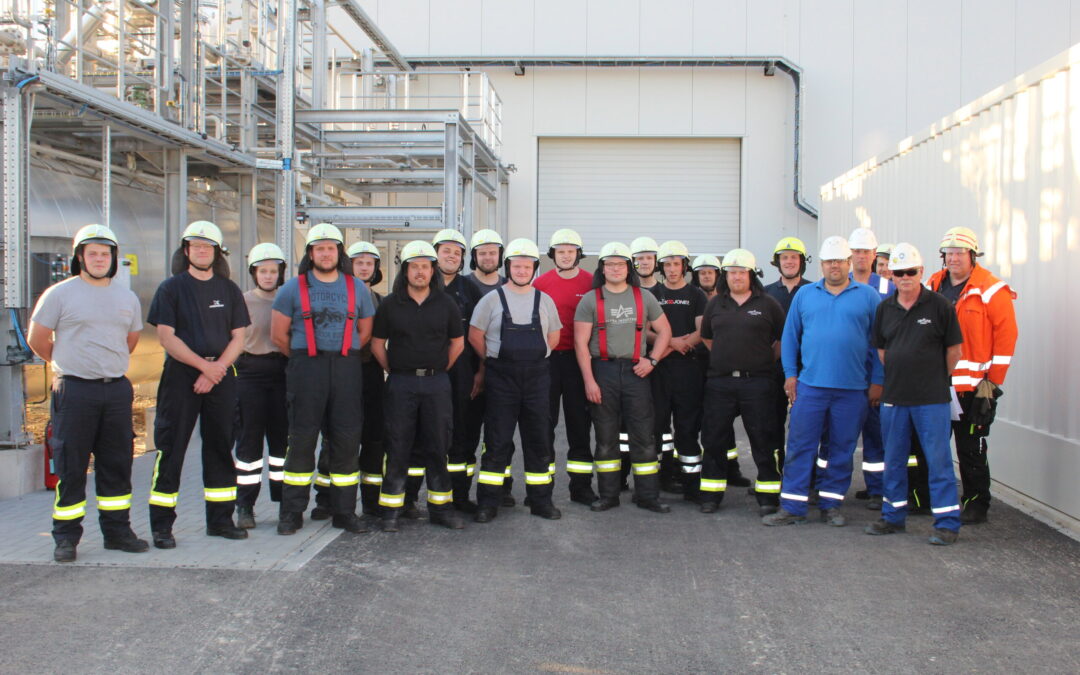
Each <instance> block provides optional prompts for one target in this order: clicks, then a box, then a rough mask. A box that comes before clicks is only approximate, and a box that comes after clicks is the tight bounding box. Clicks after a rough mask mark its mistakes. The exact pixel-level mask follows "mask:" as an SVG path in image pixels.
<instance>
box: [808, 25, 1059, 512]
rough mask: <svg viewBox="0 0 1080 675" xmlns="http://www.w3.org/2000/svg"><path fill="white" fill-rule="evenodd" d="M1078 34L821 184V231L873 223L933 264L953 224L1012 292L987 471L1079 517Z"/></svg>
mask: <svg viewBox="0 0 1080 675" xmlns="http://www.w3.org/2000/svg"><path fill="white" fill-rule="evenodd" d="M1078 65H1080V45H1078V46H1076V47H1073V48H1072V49H1070V50H1068V51H1066V52H1063V53H1062V54H1060V55H1058V56H1057V57H1055V58H1053V59H1051V60H1049V61H1047V62H1046V63H1044V64H1043V65H1042V66H1039V67H1038V68H1035V69H1034V70H1032V71H1030V72H1028V73H1027V74H1025V75H1022V76H1020V77H1017V78H1015V79H1014V80H1012V81H1010V82H1007V83H1006V84H1004V85H1002V86H1000V87H998V88H996V89H994V90H993V91H991V92H990V93H988V94H986V95H985V96H983V97H982V98H979V99H977V100H976V101H974V102H972V103H971V104H969V105H966V106H964V107H963V108H961V109H959V110H958V111H956V112H955V113H954V114H953V115H951V116H949V117H946V118H944V119H942V120H941V121H939V122H938V123H937V124H934V125H933V126H931V127H930V128H929V129H927V130H925V131H924V132H922V133H919V134H917V135H915V136H912V137H910V138H907V139H905V140H904V141H902V142H901V143H900V144H899V145H898V146H897V147H896V151H895V152H893V153H890V154H887V155H882V156H879V157H875V158H873V159H870V160H868V161H867V162H865V163H863V164H862V165H860V166H858V167H856V168H855V169H853V170H851V171H849V172H848V173H846V174H844V175H843V176H841V177H839V178H837V179H836V180H834V181H832V182H831V183H828V184H826V185H825V186H824V187H823V188H822V191H821V207H822V208H821V236H822V237H825V236H828V235H831V234H842V235H844V236H847V235H848V234H849V233H850V232H851V230H852V229H854V228H855V227H858V226H859V225H864V226H869V227H872V228H873V229H874V231H875V232H876V233H877V237H878V240H879V241H889V242H898V241H908V242H911V243H913V244H915V245H916V246H917V247H918V248H919V250H920V251H921V252H922V253H923V257H924V259H925V260H926V261H927V271H928V273H929V272H932V271H934V270H935V269H936V265H937V247H938V243H939V242H940V239H941V235H942V234H943V233H944V231H945V230H946V229H948V228H949V227H953V226H956V225H964V226H967V227H971V228H973V229H974V230H975V231H976V233H977V234H978V235H979V241H980V245H981V247H982V248H983V250H984V251H985V252H986V255H985V257H983V258H981V259H980V264H982V265H985V266H986V267H988V268H989V269H990V270H991V271H992V272H993V273H994V274H996V275H998V276H999V277H1001V278H1002V279H1004V280H1006V281H1008V283H1009V284H1010V285H1011V286H1012V288H1013V289H1014V290H1015V291H1016V292H1017V293H1018V294H1019V298H1018V299H1017V301H1016V315H1017V321H1018V322H1019V326H1020V339H1019V343H1018V345H1017V350H1016V355H1015V357H1014V358H1013V362H1012V366H1011V368H1010V369H1009V374H1008V376H1007V379H1006V382H1005V385H1004V387H1003V389H1004V391H1005V396H1004V398H1002V400H1001V405H1000V408H999V411H998V417H997V421H996V422H995V423H994V427H993V429H992V432H991V435H990V440H989V446H990V466H991V474H992V476H993V477H994V479H995V481H997V482H998V483H1000V484H1001V485H1004V486H1007V487H1008V488H1010V489H1011V490H1013V491H1015V492H1016V493H1019V496H1020V499H1021V501H1025V502H1028V503H1029V504H1031V502H1036V503H1035V504H1031V505H1032V506H1034V507H1035V508H1036V509H1038V510H1042V511H1044V512H1045V513H1046V514H1047V515H1049V516H1050V517H1051V518H1056V519H1057V520H1058V521H1059V522H1064V523H1066V524H1068V525H1070V526H1076V525H1077V524H1078V522H1080V491H1078V490H1077V489H1076V487H1075V481H1076V477H1077V476H1080V416H1078V415H1077V414H1076V413H1077V410H1080V360H1078V359H1077V358H1076V355H1075V350H1076V345H1077V344H1080V342H1078V340H1077V337H1076V336H1077V333H1078V332H1080V313H1076V312H1074V311H1073V310H1074V309H1075V308H1076V307H1077V305H1078V303H1080V290H1078V289H1077V286H1076V285H1075V282H1074V280H1073V279H1072V275H1073V274H1075V272H1076V270H1077V269H1080V214H1078V213H1077V209H1078V208H1080V196H1078V195H1080V68H1077V66H1078Z"/></svg>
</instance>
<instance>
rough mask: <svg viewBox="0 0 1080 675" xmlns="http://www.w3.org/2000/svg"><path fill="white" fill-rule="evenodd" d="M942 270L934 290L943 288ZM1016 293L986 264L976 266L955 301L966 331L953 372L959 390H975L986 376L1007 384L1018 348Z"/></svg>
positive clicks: (932, 286)
mask: <svg viewBox="0 0 1080 675" xmlns="http://www.w3.org/2000/svg"><path fill="white" fill-rule="evenodd" d="M948 273H949V271H948V270H944V269H943V270H941V271H939V272H937V273H936V274H934V276H932V277H930V281H929V282H928V283H927V285H928V286H929V287H930V289H931V290H934V291H936V290H938V289H940V288H941V281H942V279H944V278H945V275H946V274H948ZM1015 299H1016V293H1015V292H1014V291H1013V290H1012V289H1011V288H1009V285H1008V284H1007V283H1005V282H1004V281H1001V280H1000V279H998V278H997V277H995V276H994V275H993V274H990V271H989V270H987V269H986V268H985V267H980V266H978V265H976V266H975V269H974V270H972V272H971V277H970V278H969V279H968V282H967V285H966V286H965V287H964V291H963V293H962V294H961V295H960V299H959V300H958V301H957V303H956V315H957V317H958V318H959V319H960V330H961V331H962V332H963V334H964V345H963V353H962V355H961V357H960V361H959V362H957V364H956V369H955V370H953V372H952V384H953V387H955V388H956V391H957V393H962V392H965V391H972V390H973V389H975V387H976V386H977V385H978V384H979V382H981V381H982V379H983V378H984V377H989V378H990V381H991V382H993V383H994V384H998V385H1000V384H1004V383H1005V372H1006V371H1007V370H1008V369H1009V364H1010V363H1011V362H1012V357H1013V353H1014V352H1015V351H1016V336H1017V329H1016V312H1015V310H1014V309H1013V300H1015Z"/></svg>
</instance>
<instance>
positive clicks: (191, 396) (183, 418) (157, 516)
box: [150, 357, 237, 532]
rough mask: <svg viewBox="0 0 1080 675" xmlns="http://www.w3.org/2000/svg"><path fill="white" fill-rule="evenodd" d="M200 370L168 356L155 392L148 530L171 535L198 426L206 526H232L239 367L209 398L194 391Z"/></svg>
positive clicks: (234, 504) (206, 394)
mask: <svg viewBox="0 0 1080 675" xmlns="http://www.w3.org/2000/svg"><path fill="white" fill-rule="evenodd" d="M199 375H200V373H199V371H198V370H197V369H195V368H192V367H191V366H189V365H186V364H183V363H180V362H179V361H177V360H176V359H174V358H172V357H166V359H165V366H164V368H163V369H162V372H161V380H160V381H159V382H158V392H157V416H156V417H155V418H154V444H155V445H156V446H157V448H158V456H157V463H156V464H155V465H154V478H153V482H152V484H151V486H150V529H151V530H152V531H154V532H171V531H172V526H173V523H174V522H176V504H177V501H178V499H179V496H180V473H181V471H182V470H183V468H184V455H185V454H186V453H187V447H188V443H189V442H190V441H191V433H192V431H193V430H194V429H195V422H196V421H198V423H199V434H200V436H201V437H202V473H203V496H204V498H205V499H206V524H207V525H208V526H217V525H231V524H232V515H233V508H234V507H235V506H236V466H235V464H234V463H233V456H232V446H233V441H234V436H233V425H234V423H235V421H236V399H237V394H236V391H237V385H236V368H235V367H234V368H229V370H228V372H227V373H226V374H225V377H224V378H223V379H222V380H221V382H219V383H218V384H217V385H215V386H214V388H213V389H211V390H210V391H209V392H207V393H205V394H196V393H195V391H194V389H193V387H194V386H195V381H196V380H197V379H198V378H199Z"/></svg>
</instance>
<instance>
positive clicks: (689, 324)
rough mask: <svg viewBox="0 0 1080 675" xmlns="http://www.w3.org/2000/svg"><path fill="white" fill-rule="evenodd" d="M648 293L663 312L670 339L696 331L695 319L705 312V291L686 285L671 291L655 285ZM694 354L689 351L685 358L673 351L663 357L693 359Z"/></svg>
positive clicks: (661, 285)
mask: <svg viewBox="0 0 1080 675" xmlns="http://www.w3.org/2000/svg"><path fill="white" fill-rule="evenodd" d="M648 291H649V292H650V293H652V294H653V295H654V296H656V300H657V301H658V302H659V303H660V309H662V310H664V316H666V317H667V320H668V324H670V325H671V337H683V336H684V335H689V334H691V333H693V332H694V331H696V330H697V318H698V317H699V316H701V315H702V314H703V313H704V312H705V303H706V302H707V300H706V298H705V291H703V290H701V289H700V288H698V287H696V286H691V285H690V284H686V285H685V286H683V287H682V288H680V289H678V290H672V289H670V288H668V287H667V286H665V285H664V284H662V283H661V284H656V285H655V286H653V287H652V288H649V289H648ZM695 356H696V354H695V353H694V352H693V351H691V352H690V355H689V356H687V355H685V354H682V353H681V352H676V351H673V352H671V353H670V354H668V355H667V356H666V357H665V360H667V359H686V358H693V357H695Z"/></svg>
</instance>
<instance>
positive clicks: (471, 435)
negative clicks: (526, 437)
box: [412, 347, 513, 502]
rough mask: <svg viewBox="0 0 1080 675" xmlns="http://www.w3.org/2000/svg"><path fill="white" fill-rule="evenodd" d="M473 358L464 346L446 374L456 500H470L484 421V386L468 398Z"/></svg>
mask: <svg viewBox="0 0 1080 675" xmlns="http://www.w3.org/2000/svg"><path fill="white" fill-rule="evenodd" d="M473 359H474V353H473V350H472V348H471V347H466V348H465V352H464V353H463V354H462V355H461V356H459V357H458V359H457V361H455V362H454V366H453V367H452V368H451V369H450V372H449V373H448V374H449V376H450V395H451V404H452V405H451V408H452V411H453V418H454V422H453V430H452V432H451V436H450V447H449V449H448V451H447V470H448V471H449V472H450V483H451V486H452V488H453V492H454V498H455V499H456V500H457V501H458V502H464V501H467V500H468V499H469V490H470V489H471V487H472V477H473V474H474V473H476V446H478V445H479V444H480V429H481V427H482V426H483V424H484V406H485V404H486V396H485V394H486V389H487V386H486V384H485V387H484V388H485V391H484V392H481V393H480V394H479V395H478V396H477V397H476V398H475V399H474V398H471V397H470V394H471V393H472V386H473V380H474V378H475V377H476V368H475V367H474V364H473ZM512 449H513V448H511V450H512ZM507 461H509V457H507ZM412 468H414V469H416V468H423V455H422V454H421V456H420V457H418V458H417V460H416V462H414V463H413V465H412ZM418 483H419V481H417V487H419V485H418ZM477 489H478V490H479V488H477Z"/></svg>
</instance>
